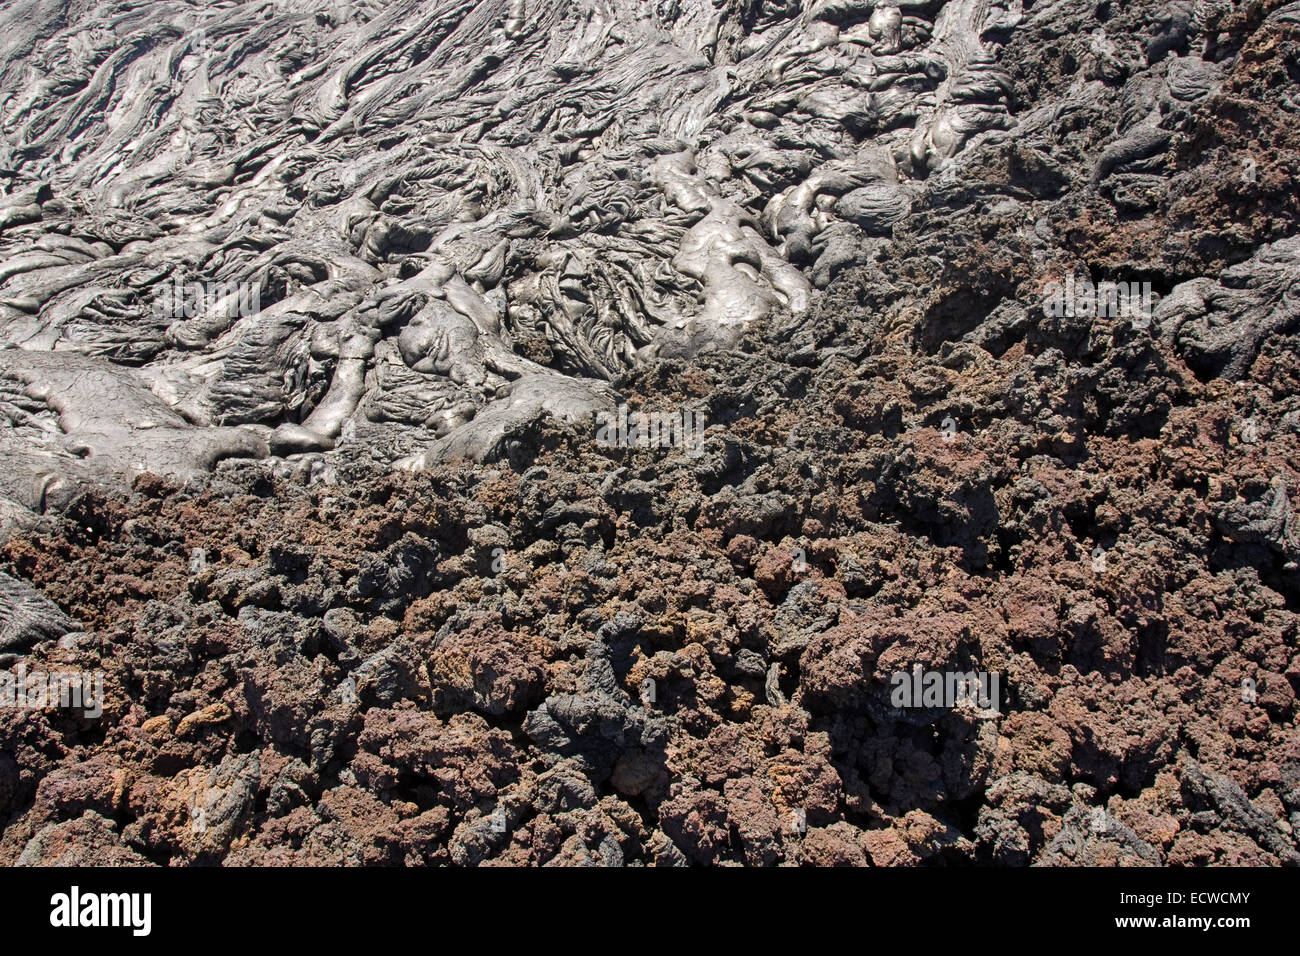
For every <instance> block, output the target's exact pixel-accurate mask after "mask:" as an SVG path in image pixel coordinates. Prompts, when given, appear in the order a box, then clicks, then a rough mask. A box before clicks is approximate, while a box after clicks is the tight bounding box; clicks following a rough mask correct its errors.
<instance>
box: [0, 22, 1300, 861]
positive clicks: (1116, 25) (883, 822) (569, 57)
mask: <svg viewBox="0 0 1300 956" xmlns="http://www.w3.org/2000/svg"><path fill="white" fill-rule="evenodd" d="M1298 79H1300V2H1285V0H1249V2H1230V0H1195V2H1192V0H1187V2H1181V0H1174V2H1145V0H1136V2H1129V3H1123V4H1121V3H1115V2H1083V0H947V2H945V0H895V2H892V3H875V2H868V0H391V2H378V0H257V2H239V0H224V2H184V0H150V2H123V0H85V2H69V0H9V2H7V3H6V4H5V6H4V7H3V9H0V863H4V864H10V865H11V864H16V863H21V864H41V863H44V864H50V863H87V864H105V863H107V864H135V865H145V864H162V865H168V864H170V865H177V864H186V863H222V864H225V865H250V864H251V865H262V864H308V863H324V864H357V863H366V864H390V865H402V864H405V865H426V864H456V865H476V864H480V863H492V864H528V865H541V864H552V865H579V864H595V865H629V864H636V865H640V864H658V865H681V864H688V863H696V864H737V863H740V864H750V865H777V864H813V865H832V864H838V865H875V866H898V865H918V864H942V865H961V864H971V863H976V864H1001V865H1028V864H1043V865H1075V864H1118V863H1128V864H1139V865H1166V864H1167V865H1203V864H1260V865H1279V864H1286V865H1296V864H1300V843H1298V842H1297V828H1298V827H1300V737H1298V736H1297V734H1296V720H1297V702H1296V692H1297V690H1300V519H1297V518H1296V517H1295V516H1294V510H1293V506H1292V502H1293V501H1294V500H1295V498H1296V495H1297V494H1298V493H1300V465H1298V464H1297V463H1298V462H1300V394H1298V386H1300V349H1298V347H1297V346H1298V344H1300V291H1297V289H1296V288H1295V286H1296V283H1297V280H1300V228H1297V212H1298V210H1297V203H1298V199H1297V197H1298V196H1300V189H1298V188H1297V186H1298V185H1300V184H1298V182H1297V177H1298V176H1300V89H1298V87H1297V80H1298ZM1106 283H1120V284H1121V285H1122V286H1123V287H1125V288H1133V289H1137V288H1139V287H1141V288H1142V289H1144V290H1145V294H1146V295H1147V299H1146V301H1148V302H1150V303H1151V304H1152V307H1151V309H1150V310H1149V314H1148V313H1146V312H1138V313H1131V312H1130V311H1129V310H1125V311H1124V312H1123V313H1122V314H1116V313H1115V311H1114V310H1113V309H1112V310H1107V309H1106V308H1102V307H1099V305H1098V303H1099V302H1104V301H1105V299H1104V296H1102V297H1100V298H1099V297H1098V296H1096V295H1095V294H1094V295H1092V298H1091V300H1088V299H1086V298H1080V297H1077V296H1075V292H1076V290H1080V289H1087V290H1092V292H1095V291H1096V290H1097V289H1099V288H1101V287H1103V285H1104V284H1106ZM1061 289H1067V290H1069V296H1068V298H1069V299H1070V301H1069V302H1068V304H1067V307H1066V308H1053V307H1052V305H1051V301H1052V296H1053V291H1052V290H1056V293H1057V294H1059V292H1060V290H1061ZM629 408H630V409H631V410H632V413H633V414H636V413H638V412H640V411H662V412H666V413H679V412H682V413H684V412H686V411H687V410H689V412H690V413H691V414H693V415H695V416H696V419H695V420H698V421H700V422H702V423H703V425H704V426H706V427H704V429H703V431H702V433H701V436H700V441H699V445H698V447H693V448H690V449H684V448H682V447H680V446H679V443H677V442H674V441H665V442H662V443H657V442H651V443H649V444H648V445H647V443H645V442H641V443H638V442H636V441H631V442H626V443H623V444H619V443H610V442H608V441H603V440H600V439H598V429H597V425H596V422H597V421H598V416H600V415H605V416H607V417H606V418H605V420H606V421H609V420H612V419H613V418H615V417H617V416H619V415H623V416H626V415H627V414H628V411H627V410H628V409H629ZM682 422H683V424H684V422H685V418H683V419H682ZM677 437H678V438H680V437H681V435H680V434H678V435H677ZM688 452H689V453H688ZM20 667H21V668H22V670H23V672H25V673H36V672H40V673H53V672H57V671H61V670H62V671H71V672H82V673H89V672H94V673H97V674H102V675H103V702H102V703H103V710H102V714H99V715H98V716H94V717H91V716H88V715H86V714H83V713H81V712H79V711H77V710H75V709H72V708H68V707H54V706H50V707H43V708H42V707H22V706H14V705H13V701H12V699H10V700H9V702H8V703H6V698H5V696H4V694H5V687H6V686H9V687H10V690H11V691H12V685H13V680H12V677H11V678H10V680H9V682H8V685H6V684H5V683H4V677H3V674H6V673H7V674H10V675H13V674H15V673H17V672H18V668H20ZM918 668H919V669H920V670H921V671H922V672H924V673H935V672H937V673H940V674H968V673H978V674H995V675H997V676H998V677H999V678H1000V685H999V686H1000V688H1001V695H1000V698H999V700H997V701H995V702H994V704H995V706H991V707H990V706H982V707H968V706H947V705H938V704H936V705H935V706H929V705H927V706H915V707H907V706H902V707H900V706H898V703H897V699H896V697H895V695H894V694H893V693H892V692H893V690H894V684H895V681H894V680H893V678H894V677H895V675H911V674H912V673H913V672H914V670H915V669H918ZM918 680H919V677H918Z"/></svg>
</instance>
